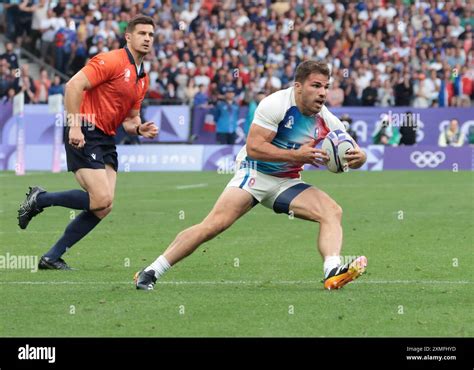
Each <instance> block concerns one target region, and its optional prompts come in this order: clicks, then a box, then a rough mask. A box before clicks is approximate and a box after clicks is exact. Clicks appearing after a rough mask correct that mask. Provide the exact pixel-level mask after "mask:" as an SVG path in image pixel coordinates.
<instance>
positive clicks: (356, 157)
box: [344, 149, 367, 169]
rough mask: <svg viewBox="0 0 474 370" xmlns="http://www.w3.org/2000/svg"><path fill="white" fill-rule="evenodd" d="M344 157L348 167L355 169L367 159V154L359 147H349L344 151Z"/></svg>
mask: <svg viewBox="0 0 474 370" xmlns="http://www.w3.org/2000/svg"><path fill="white" fill-rule="evenodd" d="M344 158H345V159H347V165H348V166H349V168H352V169H356V168H360V167H362V165H363V164H364V163H365V161H366V160H367V155H366V154H365V152H364V151H362V150H360V149H351V150H348V151H347V152H346V155H345V156H344Z"/></svg>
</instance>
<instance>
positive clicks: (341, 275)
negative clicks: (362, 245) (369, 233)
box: [324, 256, 367, 290]
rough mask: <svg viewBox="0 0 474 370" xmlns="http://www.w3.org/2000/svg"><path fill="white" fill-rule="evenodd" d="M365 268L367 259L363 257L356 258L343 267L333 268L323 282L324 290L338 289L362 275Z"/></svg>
mask: <svg viewBox="0 0 474 370" xmlns="http://www.w3.org/2000/svg"><path fill="white" fill-rule="evenodd" d="M366 267H367V258H366V257H365V256H360V257H357V258H355V259H354V260H352V261H351V262H348V263H346V264H345V265H341V266H338V267H335V268H333V269H332V270H331V271H330V272H329V274H328V276H327V278H326V279H325V280H324V288H325V289H328V290H331V289H340V288H342V287H343V286H344V285H346V284H347V283H350V282H351V281H353V280H355V279H357V278H358V277H359V276H360V275H362V274H363V273H364V271H365V268H366Z"/></svg>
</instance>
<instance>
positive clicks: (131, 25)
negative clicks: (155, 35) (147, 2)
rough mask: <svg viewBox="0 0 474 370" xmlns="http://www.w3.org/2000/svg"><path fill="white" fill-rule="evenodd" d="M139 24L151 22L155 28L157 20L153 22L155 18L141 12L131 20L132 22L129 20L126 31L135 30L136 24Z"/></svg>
mask: <svg viewBox="0 0 474 370" xmlns="http://www.w3.org/2000/svg"><path fill="white" fill-rule="evenodd" d="M137 24H150V25H152V26H153V30H154V29H155V22H153V19H152V18H151V17H148V16H146V15H142V14H140V15H136V16H135V17H133V18H132V19H131V20H130V22H128V25H127V29H126V30H125V32H127V33H132V32H133V31H134V30H135V26H136V25H137Z"/></svg>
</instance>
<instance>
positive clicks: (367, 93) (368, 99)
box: [362, 80, 377, 107]
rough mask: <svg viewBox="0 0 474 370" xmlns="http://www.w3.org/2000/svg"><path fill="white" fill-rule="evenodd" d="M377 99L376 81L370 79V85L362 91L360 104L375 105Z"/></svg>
mask: <svg viewBox="0 0 474 370" xmlns="http://www.w3.org/2000/svg"><path fill="white" fill-rule="evenodd" d="M376 101H377V81H376V80H371V81H370V85H369V86H367V87H366V88H365V89H364V91H363V92H362V105H363V106H367V107H373V106H375V102H376Z"/></svg>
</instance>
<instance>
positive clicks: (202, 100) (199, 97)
mask: <svg viewBox="0 0 474 370" xmlns="http://www.w3.org/2000/svg"><path fill="white" fill-rule="evenodd" d="M208 101H209V95H208V93H207V91H206V86H204V85H203V84H201V85H199V91H198V92H197V93H196V95H194V106H195V107H199V106H206V105H207V104H208Z"/></svg>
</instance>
